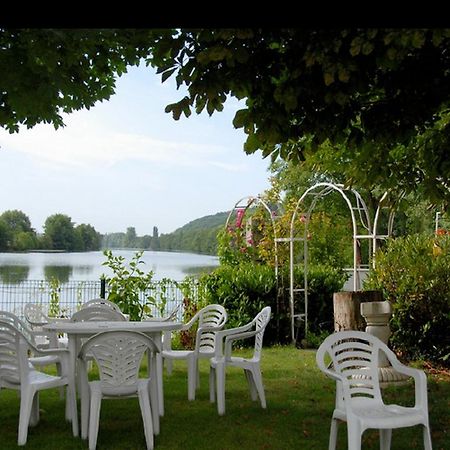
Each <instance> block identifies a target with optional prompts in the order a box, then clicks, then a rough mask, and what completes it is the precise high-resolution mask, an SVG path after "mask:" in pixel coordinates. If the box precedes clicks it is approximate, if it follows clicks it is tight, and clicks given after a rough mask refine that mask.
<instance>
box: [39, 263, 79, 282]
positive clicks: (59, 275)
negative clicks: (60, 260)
mask: <svg viewBox="0 0 450 450" xmlns="http://www.w3.org/2000/svg"><path fill="white" fill-rule="evenodd" d="M72 272H73V267H72V266H44V277H45V279H46V280H47V281H51V280H52V279H53V278H56V279H57V280H59V282H60V283H61V284H63V283H67V282H68V281H69V279H70V277H71V276H72Z"/></svg>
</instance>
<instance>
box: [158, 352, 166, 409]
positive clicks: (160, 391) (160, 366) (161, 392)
mask: <svg viewBox="0 0 450 450" xmlns="http://www.w3.org/2000/svg"><path fill="white" fill-rule="evenodd" d="M156 376H157V381H158V405H159V415H160V416H161V417H162V416H164V384H163V383H164V381H163V360H162V356H161V353H157V354H156Z"/></svg>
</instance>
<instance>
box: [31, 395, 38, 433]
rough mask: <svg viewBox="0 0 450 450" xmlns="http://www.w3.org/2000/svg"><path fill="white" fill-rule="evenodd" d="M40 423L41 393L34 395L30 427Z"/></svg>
mask: <svg viewBox="0 0 450 450" xmlns="http://www.w3.org/2000/svg"><path fill="white" fill-rule="evenodd" d="M38 423H39V391H37V392H36V393H35V394H34V397H33V403H32V404H31V414H30V425H29V426H30V427H34V426H36V425H37V424H38Z"/></svg>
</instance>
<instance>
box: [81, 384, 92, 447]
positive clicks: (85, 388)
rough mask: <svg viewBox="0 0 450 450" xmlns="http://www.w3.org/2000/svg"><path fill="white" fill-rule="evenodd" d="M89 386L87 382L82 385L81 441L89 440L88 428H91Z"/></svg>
mask: <svg viewBox="0 0 450 450" xmlns="http://www.w3.org/2000/svg"><path fill="white" fill-rule="evenodd" d="M89 391H90V388H89V384H88V381H87V380H84V381H83V382H82V383H81V395H80V397H81V402H80V403H81V439H87V437H88V426H89V412H90V411H89V410H90V407H89V404H90V400H89V397H90V395H89Z"/></svg>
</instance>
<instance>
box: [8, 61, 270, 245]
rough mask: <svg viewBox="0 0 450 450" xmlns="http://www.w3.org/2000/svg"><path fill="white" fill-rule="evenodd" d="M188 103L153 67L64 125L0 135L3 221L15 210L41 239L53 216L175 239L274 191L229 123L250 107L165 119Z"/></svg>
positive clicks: (229, 105)
mask: <svg viewBox="0 0 450 450" xmlns="http://www.w3.org/2000/svg"><path fill="white" fill-rule="evenodd" d="M182 97H183V92H181V91H180V90H177V89H176V85H175V82H174V81H172V80H170V79H169V80H167V81H166V82H165V83H163V84H162V83H161V81H160V75H156V73H155V70H154V69H152V68H151V67H145V66H144V65H143V64H142V65H141V66H139V67H132V68H129V71H128V73H126V74H124V75H123V76H122V77H121V78H119V79H118V80H117V83H116V94H115V95H113V96H112V97H111V98H110V100H109V101H104V102H99V103H97V104H96V105H95V106H94V107H93V108H91V109H90V110H80V111H76V112H74V113H71V114H69V115H64V116H63V117H64V122H65V124H66V126H65V127H64V128H59V129H58V130H55V129H54V127H53V125H50V124H40V125H36V126H35V127H34V128H32V129H29V130H28V129H26V128H25V127H23V128H21V129H20V131H19V133H15V134H9V132H7V131H5V130H4V129H2V128H0V174H1V175H0V213H2V212H4V211H6V210H10V209H18V210H21V211H23V212H24V213H25V214H27V216H28V217H29V218H30V221H31V224H32V227H33V228H34V229H35V230H36V231H37V232H39V233H41V232H42V231H43V225H44V223H45V219H46V218H47V217H48V216H50V215H52V214H56V213H61V214H66V215H68V216H70V217H71V219H72V222H74V224H75V225H79V224H81V223H86V224H91V225H92V226H94V228H95V229H96V230H97V231H99V232H100V233H112V232H119V231H123V232H125V231H126V229H127V227H135V229H136V233H137V234H138V235H139V236H142V235H144V234H150V235H151V234H153V227H154V226H157V227H158V230H159V233H160V234H161V233H170V232H172V231H174V230H175V229H177V228H179V227H181V226H183V225H184V224H186V223H188V222H190V221H192V220H194V219H197V218H199V217H202V216H206V215H210V214H215V213H217V212H221V211H228V210H230V209H232V208H233V207H234V205H235V203H236V202H237V201H238V200H240V199H241V198H243V197H246V196H249V195H258V194H260V193H262V192H263V191H264V190H266V189H267V188H268V187H269V181H268V179H269V172H268V170H267V169H268V165H269V161H268V160H266V159H263V158H262V156H261V153H260V152H258V153H255V154H253V155H246V154H245V152H244V150H243V144H244V141H245V137H246V135H245V134H244V132H243V131H242V130H241V129H239V130H237V129H235V128H234V127H233V124H232V120H233V117H234V113H235V111H236V110H238V109H240V108H242V107H243V104H240V103H239V102H238V101H237V100H236V99H233V98H230V99H229V100H228V101H227V102H226V104H225V108H224V110H223V111H222V112H219V113H214V114H213V115H212V116H211V117H210V116H209V115H208V114H207V113H206V111H204V112H203V113H202V114H200V115H197V114H196V113H195V112H193V113H192V115H191V116H190V117H189V118H186V117H184V116H182V117H181V118H180V120H178V121H175V120H174V119H173V118H172V115H171V114H167V113H165V112H164V108H165V106H166V105H167V104H170V103H174V102H175V101H178V100H180V99H181V98H182Z"/></svg>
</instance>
